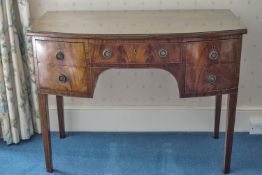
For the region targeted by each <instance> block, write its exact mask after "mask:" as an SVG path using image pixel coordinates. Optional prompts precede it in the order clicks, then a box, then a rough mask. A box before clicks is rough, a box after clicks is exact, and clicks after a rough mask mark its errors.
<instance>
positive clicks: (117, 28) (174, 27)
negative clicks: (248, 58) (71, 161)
mask: <svg viewBox="0 0 262 175" xmlns="http://www.w3.org/2000/svg"><path fill="white" fill-rule="evenodd" d="M246 33H247V29H246V27H245V26H244V25H243V24H242V23H241V22H240V21H239V19H238V18H237V17H236V16H235V15H234V14H233V13H232V12H231V11H230V10H163V11H111V12H110V11H93V12H85V11H82V12H81V11H80V12H70V11H61V12H47V13H46V14H45V15H43V16H42V17H41V18H40V19H38V20H36V21H35V22H34V23H33V24H32V25H31V28H30V30H29V31H28V36H31V37H32V44H33V53H34V64H35V74H36V82H37V88H38V98H39V107H40V116H41V126H42V137H43V144H44V152H45V161H46V169H47V171H48V172H52V170H53V166H52V151H51V140H50V131H49V116H48V101H47V95H48V94H53V95H56V99H57V110H58V119H59V132H60V137H61V138H64V137H65V128H64V113H63V96H74V97H86V98H92V97H93V94H94V89H95V87H96V81H97V79H98V76H99V75H100V74H101V73H102V72H103V71H105V70H107V69H111V68H159V69H164V70H166V71H168V72H169V73H170V74H172V75H173V77H174V79H175V80H176V81H177V84H178V89H179V94H180V97H181V98H185V97H198V96H201V97H202V96H212V95H214V96H216V108H215V129H214V138H218V136H219V123H220V112H221V99H222V94H228V109H227V127H226V133H225V152H224V172H225V173H228V172H229V171H230V161H231V152H232V144H233V132H234V123H235V114H236V104H237V94H238V82H239V71H240V58H241V46H242V35H243V34H246Z"/></svg>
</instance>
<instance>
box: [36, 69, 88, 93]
mask: <svg viewBox="0 0 262 175" xmlns="http://www.w3.org/2000/svg"><path fill="white" fill-rule="evenodd" d="M88 72H89V71H88V69H86V68H83V67H72V66H49V65H45V64H38V74H39V88H40V89H50V90H57V91H65V92H80V93H83V94H87V93H88V90H87V87H88V77H89V75H88ZM61 75H64V76H65V77H66V81H65V82H61V81H59V76H61Z"/></svg>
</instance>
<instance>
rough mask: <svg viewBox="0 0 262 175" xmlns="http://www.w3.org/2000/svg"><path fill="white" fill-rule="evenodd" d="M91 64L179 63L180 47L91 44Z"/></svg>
mask: <svg viewBox="0 0 262 175" xmlns="http://www.w3.org/2000/svg"><path fill="white" fill-rule="evenodd" d="M90 51H91V54H90V57H91V62H92V63H105V64H124V63H127V64H161V63H163V64H165V63H180V62H181V56H180V55H181V45H180V44H179V43H167V42H140V43H139V42H126V43H122V44H121V43H103V44H99V43H91V44H90Z"/></svg>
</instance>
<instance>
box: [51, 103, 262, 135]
mask: <svg viewBox="0 0 262 175" xmlns="http://www.w3.org/2000/svg"><path fill="white" fill-rule="evenodd" d="M49 109H50V128H51V131H57V130H58V120H57V113H56V108H55V107H54V106H50V108H49ZM236 115H237V116H236V127H235V130H236V131H240V132H243V131H248V129H249V118H250V117H252V116H257V117H261V116H262V108H261V107H241V108H238V109H237V114H236ZM225 116H226V109H225V108H222V112H221V125H220V126H221V127H220V128H221V131H224V130H225V125H226V121H225ZM213 125H214V108H211V107H193V108H191V107H190V108H189V107H173V106H170V107H169V106H120V107H113V106H95V107H93V106H92V107H91V106H65V128H66V131H97V132H99V131H104V132H120V131H126V132H150V131H155V132H156V131H166V132H168V131H213Z"/></svg>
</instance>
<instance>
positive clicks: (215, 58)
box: [209, 50, 218, 61]
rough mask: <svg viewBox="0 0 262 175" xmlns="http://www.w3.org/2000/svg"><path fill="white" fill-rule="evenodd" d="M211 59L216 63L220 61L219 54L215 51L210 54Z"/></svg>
mask: <svg viewBox="0 0 262 175" xmlns="http://www.w3.org/2000/svg"><path fill="white" fill-rule="evenodd" d="M209 59H210V60H211V61H216V60H217V59H218V52H217V51H215V50H212V51H211V52H210V53H209Z"/></svg>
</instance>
